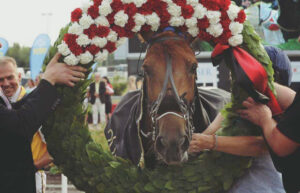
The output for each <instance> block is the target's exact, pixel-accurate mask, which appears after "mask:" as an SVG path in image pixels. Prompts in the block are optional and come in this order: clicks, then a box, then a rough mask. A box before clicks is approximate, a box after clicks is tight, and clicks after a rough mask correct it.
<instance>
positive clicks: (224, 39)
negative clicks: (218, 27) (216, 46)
mask: <svg viewBox="0 0 300 193" xmlns="http://www.w3.org/2000/svg"><path fill="white" fill-rule="evenodd" d="M231 36H232V33H231V31H230V30H226V31H223V33H222V35H220V36H219V37H218V38H216V39H214V42H215V43H220V44H228V39H229V38H230V37H231Z"/></svg>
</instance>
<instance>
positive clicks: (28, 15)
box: [0, 0, 88, 47]
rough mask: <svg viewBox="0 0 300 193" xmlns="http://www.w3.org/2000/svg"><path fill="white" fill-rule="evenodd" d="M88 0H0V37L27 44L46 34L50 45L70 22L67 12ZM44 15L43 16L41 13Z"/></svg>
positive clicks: (10, 41) (10, 44)
mask: <svg viewBox="0 0 300 193" xmlns="http://www.w3.org/2000/svg"><path fill="white" fill-rule="evenodd" d="M87 1H88V0H0V37H2V38H4V39H6V40H7V41H8V43H9V46H12V45H13V43H14V42H17V43H19V44H21V45H22V46H29V47H31V45H32V43H33V41H34V39H35V38H36V37H37V36H38V35H39V34H41V33H47V34H48V35H49V36H50V39H51V43H52V44H53V43H54V41H55V40H56V38H57V37H58V33H59V30H60V29H61V28H62V27H63V26H65V25H66V24H68V23H69V22H70V15H71V12H72V11H73V10H74V9H75V8H77V7H81V5H82V3H83V2H87ZM43 15H44V16H43Z"/></svg>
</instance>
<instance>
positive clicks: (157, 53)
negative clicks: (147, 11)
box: [142, 31, 197, 164]
mask: <svg viewBox="0 0 300 193" xmlns="http://www.w3.org/2000/svg"><path fill="white" fill-rule="evenodd" d="M144 37H145V36H143V38H144ZM147 42H148V44H149V46H148V49H147V53H146V56H145V60H144V63H143V66H142V67H143V69H144V72H145V77H144V78H145V80H144V81H145V87H144V92H145V98H146V105H147V118H146V119H147V123H146V125H147V128H146V129H147V130H145V129H144V130H143V133H148V134H151V135H150V138H152V139H151V141H152V145H153V149H154V151H155V154H156V155H157V156H156V157H157V158H158V159H161V160H163V161H164V162H165V163H166V164H180V163H183V162H185V161H187V159H188V154H187V150H188V147H189V143H190V139H191V136H192V132H193V121H192V114H193V105H194V96H195V89H196V85H195V78H196V68H197V59H196V57H195V54H194V51H193V50H192V49H191V47H190V43H191V41H190V40H187V39H186V38H184V37H182V36H180V35H177V34H176V33H174V32H171V31H166V32H162V33H160V34H157V35H154V36H152V37H151V38H149V39H148V41H147ZM144 136H147V135H146V134H144Z"/></svg>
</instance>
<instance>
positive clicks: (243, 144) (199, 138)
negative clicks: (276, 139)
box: [189, 113, 268, 156]
mask: <svg viewBox="0 0 300 193" xmlns="http://www.w3.org/2000/svg"><path fill="white" fill-rule="evenodd" d="M223 119H224V117H223V116H222V115H221V113H219V114H218V115H217V117H216V118H215V119H214V121H213V122H212V123H211V124H210V125H209V126H208V127H207V129H206V130H205V131H204V132H203V133H195V134H193V137H192V141H191V144H190V148H189V151H190V152H200V151H203V150H205V149H212V148H214V150H216V151H221V152H225V153H230V154H233V155H239V156H259V155H263V154H265V153H266V152H267V151H268V150H267V146H266V144H265V142H264V139H263V137H261V136H259V137H257V136H232V137H231V136H216V138H217V139H215V136H214V135H213V134H214V133H215V132H216V131H217V130H219V129H220V128H221V123H222V121H223ZM215 140H217V142H216V141H215ZM215 146H216V147H215Z"/></svg>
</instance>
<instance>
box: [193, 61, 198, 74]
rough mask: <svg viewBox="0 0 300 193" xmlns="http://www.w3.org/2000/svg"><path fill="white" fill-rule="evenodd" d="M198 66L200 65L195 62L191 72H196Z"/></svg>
mask: <svg viewBox="0 0 300 193" xmlns="http://www.w3.org/2000/svg"><path fill="white" fill-rule="evenodd" d="M197 67H198V64H197V63H194V64H193V65H192V68H191V73H193V74H195V73H196V70H197Z"/></svg>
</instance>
